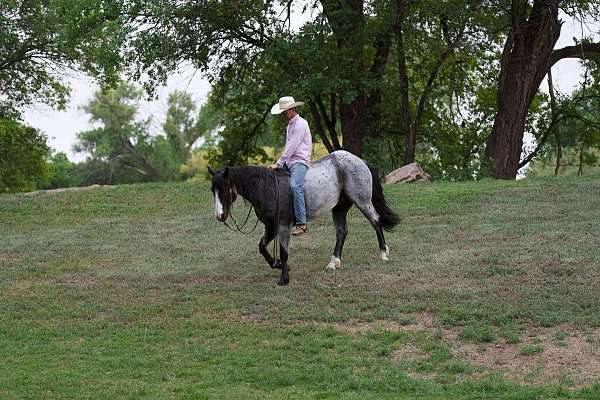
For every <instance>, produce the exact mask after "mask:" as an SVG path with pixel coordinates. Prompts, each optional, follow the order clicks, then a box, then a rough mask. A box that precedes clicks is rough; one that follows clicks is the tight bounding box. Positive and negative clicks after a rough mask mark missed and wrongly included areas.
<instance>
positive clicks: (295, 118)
mask: <svg viewBox="0 0 600 400" xmlns="http://www.w3.org/2000/svg"><path fill="white" fill-rule="evenodd" d="M298 117H300V115H299V114H296V115H294V116H293V117H292V119H290V120H289V121H288V125H294V123H295V122H296V121H297V120H298Z"/></svg>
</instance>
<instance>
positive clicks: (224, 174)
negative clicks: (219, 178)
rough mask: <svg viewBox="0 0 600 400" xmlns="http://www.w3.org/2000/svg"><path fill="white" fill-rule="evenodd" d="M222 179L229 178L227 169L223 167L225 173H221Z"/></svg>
mask: <svg viewBox="0 0 600 400" xmlns="http://www.w3.org/2000/svg"><path fill="white" fill-rule="evenodd" d="M223 178H225V179H227V178H229V167H225V171H223Z"/></svg>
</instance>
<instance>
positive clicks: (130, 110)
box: [74, 82, 160, 183]
mask: <svg viewBox="0 0 600 400" xmlns="http://www.w3.org/2000/svg"><path fill="white" fill-rule="evenodd" d="M141 96H142V92H141V91H140V90H139V89H137V88H136V87H135V86H133V85H132V84H129V83H127V82H120V83H119V84H118V86H116V87H115V88H113V89H110V88H107V89H103V90H100V91H98V92H96V94H95V95H94V98H93V99H92V100H91V101H90V103H89V104H88V105H86V106H84V107H83V110H85V111H86V112H87V113H89V114H90V120H91V122H93V123H99V124H100V127H98V128H95V129H91V130H88V131H84V132H79V133H78V134H77V140H78V142H77V143H76V144H75V146H74V149H75V150H76V151H78V152H84V153H88V154H89V155H90V157H91V158H92V159H93V160H95V161H100V162H102V163H106V164H108V165H110V177H109V183H112V175H113V172H114V171H115V170H118V169H127V170H129V172H130V174H131V178H130V179H133V180H134V181H135V180H141V181H155V180H159V179H160V175H159V173H158V172H157V170H156V169H155V168H154V166H153V165H152V164H151V162H150V156H151V153H152V143H151V139H150V135H149V133H148V123H149V120H144V121H136V119H135V117H136V114H137V103H138V102H139V101H140V99H141Z"/></svg>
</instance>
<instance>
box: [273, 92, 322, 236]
mask: <svg viewBox="0 0 600 400" xmlns="http://www.w3.org/2000/svg"><path fill="white" fill-rule="evenodd" d="M303 104H304V103H303V102H301V101H294V98H293V97H289V96H286V97H282V98H281V99H279V102H278V103H277V104H275V105H274V106H273V107H272V108H271V114H273V115H278V114H282V113H283V116H284V118H285V119H286V120H287V121H288V125H287V130H286V135H285V150H284V151H283V154H282V155H281V157H279V160H277V162H276V163H275V164H273V165H271V168H282V167H287V169H289V171H290V175H291V181H290V185H291V189H292V196H293V198H294V214H295V216H296V227H295V228H294V230H293V231H292V235H294V236H298V235H302V234H304V233H306V231H307V228H306V205H305V204H304V175H306V171H307V170H308V167H310V156H311V154H312V137H311V136H310V129H309V128H308V122H306V120H305V119H304V118H302V117H301V116H300V115H298V112H297V111H296V107H298V106H301V105H303Z"/></svg>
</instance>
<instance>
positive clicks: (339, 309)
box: [0, 177, 600, 399]
mask: <svg viewBox="0 0 600 400" xmlns="http://www.w3.org/2000/svg"><path fill="white" fill-rule="evenodd" d="M385 190H386V195H387V197H388V198H389V200H390V202H391V204H392V206H393V208H394V209H396V210H397V211H398V212H399V214H400V215H401V216H402V220H403V221H402V223H401V225H400V226H399V228H398V230H397V231H396V232H395V233H389V234H387V239H388V244H389V246H390V248H391V261H390V262H389V263H387V264H384V263H383V262H382V261H381V260H379V258H378V253H379V252H378V249H377V242H376V238H375V234H374V232H373V231H372V229H371V228H370V226H369V225H368V224H367V223H366V221H365V220H364V218H363V217H362V216H361V215H359V213H358V212H357V211H356V210H352V211H351V213H350V218H349V235H348V239H347V241H346V245H345V250H344V256H343V258H342V268H341V269H340V270H338V271H335V272H334V273H331V272H327V271H325V269H324V267H325V265H326V264H327V262H328V260H329V255H330V253H331V251H332V249H333V245H334V230H333V226H332V224H331V222H330V217H328V216H326V217H324V218H323V219H321V220H319V221H317V222H316V223H314V224H312V226H311V231H310V234H309V235H308V236H307V237H300V238H294V239H293V241H292V254H291V259H290V264H291V266H292V270H291V275H290V276H291V283H290V285H289V286H288V287H285V288H281V287H277V286H276V285H275V282H276V280H277V277H278V276H277V273H276V272H275V271H272V270H271V269H270V268H269V267H268V266H267V265H266V263H265V262H264V261H263V259H262V257H261V256H260V255H259V254H258V251H257V242H258V239H259V236H260V233H258V231H257V233H255V234H254V235H248V236H244V235H240V234H236V233H233V232H231V231H228V230H227V229H226V228H225V227H224V226H222V225H221V224H219V223H217V222H216V221H215V219H214V216H213V213H214V211H213V208H212V199H211V194H210V191H209V189H208V185H207V184H204V183H187V184H147V185H132V186H120V187H115V188H112V189H96V190H92V191H88V192H79V193H63V194H59V195H55V196H38V197H35V198H27V197H25V196H23V195H3V196H0V293H1V294H0V360H1V361H2V362H0V398H2V399H4V398H6V399H20V398H36V399H53V398H57V399H67V398H99V399H102V398H106V399H114V398H161V399H162V398H200V399H203V398H211V399H212V398H239V399H248V398H261V399H262V398H273V399H279V398H290V399H296V398H311V399H312V398H321V399H328V398H331V399H333V398H347V399H359V398H360V399H362V398H367V399H368V398H373V399H375V398H377V399H379V398H394V399H395V398H406V399H413V398H453V399H459V398H465V399H474V398H494V399H495V398H507V399H509V398H510V399H526V398H541V397H543V398H563V397H571V398H598V396H600V386H593V384H590V385H588V387H587V388H578V389H573V388H571V387H569V383H568V382H569V380H568V379H565V382H564V383H557V384H540V385H522V384H519V383H515V382H510V381H507V380H504V378H502V376H500V375H499V374H494V373H493V372H494V371H487V372H486V371H480V370H479V369H478V367H477V366H474V365H472V364H471V363H469V362H468V361H467V360H464V359H462V358H461V356H460V355H458V353H456V352H455V351H454V349H453V346H454V345H455V344H453V343H451V342H448V341H447V340H445V338H444V335H443V334H441V333H439V332H441V331H440V329H443V330H451V329H457V330H458V331H462V332H465V331H467V332H468V330H469V329H473V332H471V333H472V335H471V336H470V338H467V337H465V336H464V335H465V334H463V337H464V338H465V340H467V341H475V342H479V343H485V342H487V341H488V340H487V339H488V338H490V337H491V336H490V335H493V337H494V338H495V333H494V332H497V334H498V336H499V337H501V338H505V339H506V342H510V341H512V342H515V343H516V342H518V341H519V336H521V335H526V334H527V332H526V331H527V329H528V327H532V326H534V327H541V328H543V327H553V326H558V325H561V326H562V325H563V324H568V325H570V326H572V327H573V328H574V329H593V328H594V327H597V326H600V297H598V296H597V288H596V286H597V282H599V281H600V280H599V279H600V248H599V246H598V237H600V224H599V223H598V222H597V221H600V180H598V179H593V178H587V177H584V178H559V179H546V178H544V179H542V178H540V179H532V180H526V181H520V182H495V181H484V182H478V183H460V184H446V183H435V184H430V185H404V186H387V187H386V188H385ZM242 208H243V207H242V203H241V202H240V204H239V205H236V210H237V213H238V214H239V215H241V214H242V213H243V209H242ZM421 315H431V316H432V318H433V324H434V326H435V329H437V330H438V331H437V332H436V330H435V329H434V330H431V329H425V328H423V327H421V326H420V325H419V321H420V320H421ZM355 323H361V324H367V325H369V326H370V328H369V329H367V330H366V331H361V330H353V329H352V326H353V324H355ZM395 326H396V327H400V328H394V327H395ZM454 326H458V328H454ZM473 327H475V328H473ZM482 327H483V328H482ZM478 329H479V330H480V331H478ZM484 331H485V332H484ZM467 336H468V335H467ZM475 372H478V373H475Z"/></svg>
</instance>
